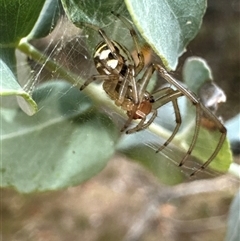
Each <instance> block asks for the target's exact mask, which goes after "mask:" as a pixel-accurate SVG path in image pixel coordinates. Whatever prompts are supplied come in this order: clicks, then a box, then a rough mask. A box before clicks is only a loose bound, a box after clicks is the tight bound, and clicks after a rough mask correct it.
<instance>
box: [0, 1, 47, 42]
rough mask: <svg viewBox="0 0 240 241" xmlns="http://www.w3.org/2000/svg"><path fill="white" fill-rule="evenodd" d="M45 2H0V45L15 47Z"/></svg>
mask: <svg viewBox="0 0 240 241" xmlns="http://www.w3.org/2000/svg"><path fill="white" fill-rule="evenodd" d="M44 2H45V0H38V1H32V0H11V1H9V0H0V19H1V23H0V43H1V44H4V45H7V46H17V44H18V42H19V40H20V39H21V38H23V37H25V36H27V35H28V34H29V33H30V31H31V30H32V28H33V26H34V24H35V23H36V21H37V19H38V16H39V14H40V12H41V10H42V7H43V4H44Z"/></svg>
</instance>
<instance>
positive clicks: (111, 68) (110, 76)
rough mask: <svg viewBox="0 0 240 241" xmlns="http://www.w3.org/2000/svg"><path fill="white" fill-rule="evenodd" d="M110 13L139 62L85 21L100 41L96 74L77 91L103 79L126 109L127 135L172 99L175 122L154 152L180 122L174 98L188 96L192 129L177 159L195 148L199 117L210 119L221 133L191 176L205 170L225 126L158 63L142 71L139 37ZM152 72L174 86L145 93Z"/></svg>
mask: <svg viewBox="0 0 240 241" xmlns="http://www.w3.org/2000/svg"><path fill="white" fill-rule="evenodd" d="M112 14H114V15H115V16H116V17H117V18H118V19H120V20H121V21H122V22H123V23H124V25H125V26H126V27H127V28H128V30H129V32H130V34H131V37H132V40H133V43H134V46H135V49H136V52H137V59H138V61H137V63H136V60H134V59H133V56H132V55H131V53H130V51H129V50H128V49H127V48H126V47H125V46H123V45H121V44H119V43H118V42H116V41H114V40H112V39H110V38H109V37H108V36H107V35H106V33H105V32H104V30H102V29H101V28H99V27H98V26H96V25H93V24H90V23H84V25H85V26H87V27H90V28H92V29H94V30H95V31H96V32H98V33H99V35H100V36H101V37H102V39H103V41H101V42H100V43H99V44H98V45H97V46H96V48H95V52H94V55H93V59H94V64H95V67H96V69H97V71H98V73H99V74H97V75H93V76H92V77H90V78H89V79H88V80H87V81H86V82H85V83H84V84H83V85H82V86H81V87H80V90H83V89H84V88H85V87H87V86H88V85H89V84H90V83H92V82H93V81H96V80H101V81H103V86H102V87H103V89H104V91H105V92H106V93H107V95H108V96H109V97H110V98H111V99H112V100H113V101H114V102H115V104H116V105H117V106H119V107H121V108H122V109H123V110H124V111H126V114H127V116H128V119H127V121H126V122H125V125H124V126H123V128H122V130H121V131H125V132H126V133H127V134H130V133H134V132H137V131H141V130H144V129H146V128H147V127H148V126H149V125H150V124H151V123H152V122H153V121H154V119H155V118H156V117H157V110H158V109H159V108H160V107H161V106H163V105H165V104H167V103H169V102H172V105H173V109H174V114H175V122H176V125H175V128H174V129H173V131H172V133H171V135H170V136H169V137H168V139H167V140H166V141H165V143H164V144H163V145H162V146H161V147H159V148H158V150H156V152H159V151H162V150H163V149H164V148H165V147H167V146H168V145H169V143H171V141H172V140H173V138H174V137H175V135H176V134H177V132H178V130H179V128H180V126H181V123H182V120H181V114H180V110H179V106H178V101H177V100H178V98H179V97H181V96H185V97H187V98H188V99H189V100H190V101H191V103H192V104H193V105H194V106H195V107H196V119H195V128H194V134H193V137H192V141H191V144H190V145H189V149H188V150H187V152H186V153H185V155H184V157H183V158H182V160H181V161H180V163H179V166H182V165H183V164H184V162H185V161H186V159H187V158H188V157H189V156H190V155H191V153H192V151H193V149H194V147H195V144H196V141H197V138H198V134H199V130H200V125H201V117H202V116H206V117H208V118H210V119H211V120H212V121H213V123H214V124H215V127H216V128H217V129H218V130H219V132H220V133H221V135H220V138H219V141H218V144H217V146H216V148H215V150H214V151H213V153H212V154H211V156H210V157H209V158H208V160H207V161H206V162H205V163H204V164H202V165H201V166H200V167H199V168H198V169H196V170H195V171H193V172H192V174H191V176H193V175H195V174H196V173H197V172H199V171H200V170H203V169H205V168H206V167H207V166H208V165H209V164H210V162H211V161H212V160H213V159H214V158H215V157H216V155H217V154H218V152H219V151H220V149H221V147H222V145H223V143H224V140H225V138H226V128H225V127H224V126H223V124H222V123H221V122H220V121H219V119H218V118H217V117H216V116H215V115H214V114H213V113H212V112H211V111H210V110H209V109H207V108H206V107H205V106H204V105H203V104H202V103H201V102H200V101H199V99H198V98H197V97H196V96H195V94H193V93H192V92H190V91H189V90H187V89H186V88H185V87H184V86H183V85H182V84H180V83H179V82H178V81H177V80H175V79H174V78H173V77H172V76H171V75H170V74H169V73H168V72H167V70H166V69H165V68H164V67H162V66H161V65H160V64H158V63H151V64H150V65H149V66H147V67H146V68H145V70H143V69H144V56H143V53H142V52H141V50H140V47H139V44H138V36H137V33H136V31H135V30H134V28H133V26H132V23H131V22H130V21H129V20H128V19H127V18H125V17H123V16H121V15H119V14H116V13H114V12H112ZM155 71H157V72H158V73H159V74H160V76H161V77H162V78H163V79H165V80H166V81H167V82H168V83H169V84H170V86H174V87H175V89H173V88H171V87H164V88H161V89H159V90H157V91H155V92H153V93H150V92H148V91H147V90H146V89H147V86H148V84H149V82H150V79H151V77H152V75H153V73H154V72H155ZM141 72H143V74H142V77H141V78H140V77H138V76H139V75H140V73H141ZM202 114H203V115H202ZM136 119H139V120H140V121H139V123H138V124H137V125H136V126H135V127H133V128H129V126H130V124H131V123H132V121H133V120H136Z"/></svg>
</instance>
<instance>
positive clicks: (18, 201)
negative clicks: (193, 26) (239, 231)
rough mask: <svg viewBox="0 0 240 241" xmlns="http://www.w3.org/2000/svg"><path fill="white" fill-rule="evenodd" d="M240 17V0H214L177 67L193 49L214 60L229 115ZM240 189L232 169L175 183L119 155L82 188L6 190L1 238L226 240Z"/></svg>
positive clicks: (234, 98)
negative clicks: (167, 183)
mask: <svg viewBox="0 0 240 241" xmlns="http://www.w3.org/2000/svg"><path fill="white" fill-rule="evenodd" d="M239 20H240V2H239V1H238V0H232V1H226V0H218V1H214V0H209V1H208V8H207V12H206V15H205V16H204V19H203V24H202V28H201V30H200V32H199V34H198V35H197V36H196V38H195V39H194V40H193V41H192V42H191V43H190V45H189V46H188V51H187V52H186V53H185V54H184V55H183V56H182V57H181V58H180V63H179V67H178V69H177V71H176V75H178V74H179V76H181V68H182V66H183V63H184V60H185V59H186V58H187V57H189V56H200V57H202V58H204V59H206V61H207V62H208V64H209V65H210V66H211V68H212V71H213V77H214V81H215V82H216V83H217V84H218V85H219V86H220V87H221V88H222V89H223V90H224V91H225V93H226V95H227V102H226V103H225V104H222V105H221V106H220V108H219V112H218V113H219V114H220V115H221V116H222V118H223V120H225V121H226V120H229V119H231V118H233V117H234V116H236V115H237V114H238V113H239V110H240V62H239V61H240V60H239V59H240V58H239V57H240V31H239V29H240V28H239V23H240V21H239ZM43 45H44V44H43ZM239 128H240V127H239ZM236 131H239V130H236ZM234 158H235V161H236V162H238V163H240V162H239V156H237V155H235V157H234ZM238 188H239V180H236V179H235V178H234V177H232V176H230V175H228V174H226V175H223V176H221V177H216V178H213V179H208V180H196V181H192V182H188V183H183V184H179V185H176V186H173V187H167V186H165V185H163V184H161V183H159V181H158V180H157V179H156V178H155V177H154V176H153V175H152V174H151V173H150V172H148V171H147V170H145V169H144V168H143V167H141V166H139V165H138V164H136V163H134V162H131V161H130V160H126V158H125V157H123V156H120V155H117V154H116V156H114V157H113V158H112V160H111V161H110V162H109V163H108V165H107V167H106V168H105V169H104V170H103V171H102V172H101V173H100V174H98V175H97V176H95V177H94V178H92V179H90V180H89V181H87V182H86V183H84V184H82V185H80V186H78V187H72V188H68V189H67V190H62V191H56V192H49V193H40V194H31V195H22V194H19V193H17V192H15V191H14V190H10V189H2V190H1V209H0V213H1V220H2V225H1V227H0V228H1V230H0V231H1V235H0V240H3V241H10V240H11V241H12V240H16V241H18V240H19V241H28V240H29V241H30V240H35V241H41V240H44V241H64V240H84V241H118V240H119V241H120V240H124V241H134V240H141V241H159V240H166V241H183V240H184V241H186V240H189V241H197V240H204V241H208V240H209V241H210V240H219V241H221V240H224V237H225V234H226V228H227V215H228V211H229V206H230V204H231V201H232V199H233V197H234V195H235V193H236V191H237V190H238Z"/></svg>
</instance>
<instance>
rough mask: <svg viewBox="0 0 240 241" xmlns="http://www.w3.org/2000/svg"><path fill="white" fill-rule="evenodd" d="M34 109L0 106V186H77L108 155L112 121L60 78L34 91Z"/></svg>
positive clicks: (114, 135)
mask: <svg viewBox="0 0 240 241" xmlns="http://www.w3.org/2000/svg"><path fill="white" fill-rule="evenodd" d="M34 99H35V100H36V102H37V103H38V105H39V112H38V113H37V114H36V115H34V116H32V117H28V116H26V115H24V114H23V113H22V112H20V111H19V110H10V109H2V110H1V120H2V126H1V128H2V130H1V148H2V153H1V158H2V162H1V177H2V178H1V182H2V183H1V185H2V186H3V187H7V186H8V187H9V186H12V187H14V188H16V189H17V190H18V191H19V192H24V193H29V192H34V191H46V190H57V189H60V188H64V187H69V186H73V185H78V184H79V183H81V182H84V181H85V180H87V179H89V178H91V177H92V176H94V175H96V174H97V173H98V172H99V171H101V170H102V169H103V168H104V166H105V165H106V163H107V161H108V160H109V158H110V156H111V155H112V154H113V153H114V149H115V141H116V138H117V132H116V130H115V128H114V126H113V123H112V122H111V121H110V120H109V118H108V117H106V116H105V115H103V114H100V113H98V112H97V113H96V112H95V111H94V110H93V109H92V104H91V101H89V99H88V98H87V97H86V96H85V95H84V94H83V93H81V92H80V91H79V90H78V89H76V88H73V87H72V86H71V85H69V84H67V83H66V82H59V81H54V82H51V83H46V84H44V85H42V86H41V87H39V88H38V89H37V90H36V91H35V92H34Z"/></svg>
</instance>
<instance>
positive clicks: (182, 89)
mask: <svg viewBox="0 0 240 241" xmlns="http://www.w3.org/2000/svg"><path fill="white" fill-rule="evenodd" d="M154 67H155V68H156V69H157V70H158V71H159V73H160V75H161V76H162V77H163V78H164V79H165V80H166V81H167V82H168V83H170V84H172V85H174V86H175V87H176V88H177V89H178V90H179V91H180V92H182V93H183V95H185V96H186V97H187V98H188V99H189V100H190V101H191V102H192V103H193V104H194V105H195V107H196V121H195V122H196V125H195V130H194V135H193V138H192V142H191V144H190V146H189V149H188V151H187V153H186V155H185V156H184V157H183V159H182V160H181V162H180V164H179V166H182V165H183V164H184V162H185V161H186V159H187V158H188V157H189V155H190V154H191V152H192V150H193V148H194V147H195V144H196V141H197V137H198V134H199V130H200V125H201V122H200V121H201V112H202V111H203V112H204V114H205V115H207V116H208V117H210V118H211V119H212V120H213V121H214V122H215V124H216V127H217V128H218V129H219V131H220V133H221V136H220V140H219V142H218V144H217V146H216V148H215V150H214V152H213V153H212V155H211V156H210V157H209V158H208V160H207V161H206V162H205V163H204V164H203V165H202V166H201V167H199V168H198V169H197V170H196V171H194V172H193V173H192V174H191V176H193V175H195V174H196V173H197V172H199V171H201V170H203V169H204V168H206V167H207V166H208V165H209V164H210V163H211V161H212V160H213V159H214V158H215V157H216V156H217V154H218V152H219V151H220V149H221V148H222V145H223V143H224V140H225V138H226V132H227V131H226V128H225V127H224V126H223V124H222V123H221V122H220V121H219V120H218V118H217V117H216V116H215V115H214V114H213V113H212V112H211V111H210V110H209V109H207V108H206V107H205V106H204V105H202V104H201V102H199V100H198V99H197V98H196V97H195V95H194V94H192V93H191V92H189V91H188V90H187V89H186V88H185V87H184V86H182V85H181V84H180V83H179V82H177V81H176V80H175V79H174V78H173V77H172V76H171V75H169V74H168V72H167V71H166V70H165V69H164V68H163V67H162V66H160V65H159V64H157V65H154Z"/></svg>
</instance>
